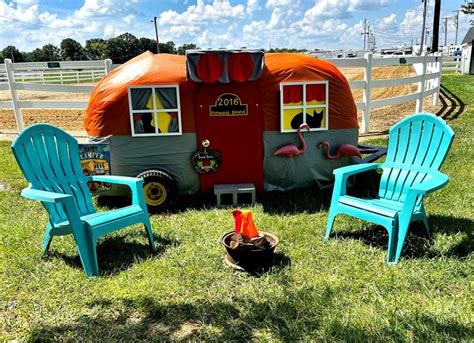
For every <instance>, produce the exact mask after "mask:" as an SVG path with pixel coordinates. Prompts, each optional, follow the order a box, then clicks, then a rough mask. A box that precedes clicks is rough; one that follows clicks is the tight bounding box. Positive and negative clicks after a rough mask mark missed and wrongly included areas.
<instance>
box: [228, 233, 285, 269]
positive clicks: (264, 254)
mask: <svg viewBox="0 0 474 343" xmlns="http://www.w3.org/2000/svg"><path fill="white" fill-rule="evenodd" d="M260 233H261V234H262V235H264V236H265V238H266V239H267V240H268V242H269V243H270V246H269V247H268V246H267V247H250V248H249V247H242V248H241V247H237V248H236V249H232V248H231V247H230V242H231V240H232V236H233V235H234V231H231V232H228V233H226V234H225V235H224V236H223V237H222V244H223V245H224V246H225V248H226V250H227V254H228V256H227V257H226V264H228V265H230V266H232V267H234V268H236V269H238V270H242V269H243V270H244V271H266V270H268V269H269V268H270V267H271V266H272V265H273V262H274V259H273V257H274V251H275V247H276V246H277V245H278V243H279V242H280V240H279V239H278V237H277V236H275V235H274V234H271V233H268V232H264V231H260Z"/></svg>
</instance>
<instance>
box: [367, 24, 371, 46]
mask: <svg viewBox="0 0 474 343" xmlns="http://www.w3.org/2000/svg"><path fill="white" fill-rule="evenodd" d="M367 49H368V50H370V25H367Z"/></svg>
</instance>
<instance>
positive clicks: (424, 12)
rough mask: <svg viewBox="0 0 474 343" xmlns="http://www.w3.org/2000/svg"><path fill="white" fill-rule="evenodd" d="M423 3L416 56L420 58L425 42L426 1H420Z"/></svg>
mask: <svg viewBox="0 0 474 343" xmlns="http://www.w3.org/2000/svg"><path fill="white" fill-rule="evenodd" d="M421 2H423V3H424V6H423V28H422V29H421V44H420V51H418V56H421V52H422V50H423V45H424V42H425V25H426V5H427V3H428V0H421Z"/></svg>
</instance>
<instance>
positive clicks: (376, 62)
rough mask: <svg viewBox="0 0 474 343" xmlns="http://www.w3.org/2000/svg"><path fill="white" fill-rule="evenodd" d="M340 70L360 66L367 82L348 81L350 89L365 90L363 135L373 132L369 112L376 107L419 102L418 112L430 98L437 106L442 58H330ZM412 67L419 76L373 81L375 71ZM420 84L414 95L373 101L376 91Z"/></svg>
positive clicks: (426, 56)
mask: <svg viewBox="0 0 474 343" xmlns="http://www.w3.org/2000/svg"><path fill="white" fill-rule="evenodd" d="M329 61H331V62H332V63H333V64H335V65H336V66H337V67H341V68H342V67H344V68H347V67H351V68H354V67H359V68H364V80H357V81H349V86H350V87H351V89H362V91H363V95H362V101H361V102H356V106H357V109H358V110H359V111H362V112H363V115H362V125H361V132H362V133H368V132H370V111H371V110H374V109H376V108H380V107H385V106H392V105H397V104H402V103H405V102H409V101H412V100H416V108H415V109H414V110H415V112H422V111H423V99H424V98H425V97H428V96H432V97H433V105H436V104H437V103H438V99H439V89H440V84H441V66H442V63H443V56H441V55H438V54H435V55H430V56H428V55H426V54H423V55H422V56H397V57H380V58H379V57H377V58H374V57H373V56H372V54H371V53H367V54H365V55H364V57H363V58H337V59H330V60H329ZM404 65H413V67H414V69H415V71H416V73H417V75H415V76H409V77H404V78H397V79H380V80H378V79H377V80H376V79H373V78H372V69H373V68H375V67H388V66H404ZM411 83H417V85H418V88H417V91H416V92H414V93H411V94H406V95H401V96H396V97H391V98H385V99H379V100H371V91H372V89H373V88H380V87H393V86H402V85H407V84H411Z"/></svg>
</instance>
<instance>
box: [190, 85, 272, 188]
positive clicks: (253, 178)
mask: <svg viewBox="0 0 474 343" xmlns="http://www.w3.org/2000/svg"><path fill="white" fill-rule="evenodd" d="M259 99H260V96H259V91H258V89H257V88H256V87H255V85H254V84H253V83H252V82H242V83H230V84H222V83H213V84H202V85H201V88H200V89H199V90H198V92H197V94H196V98H195V107H196V108H195V114H196V130H197V138H198V146H199V147H201V142H202V141H203V140H208V141H209V142H210V146H209V148H208V149H211V150H216V151H218V152H219V153H220V155H221V158H222V161H221V164H220V166H219V169H218V170H217V171H216V172H214V173H209V174H203V175H201V176H200V187H201V192H203V193H206V192H210V191H211V190H212V187H213V186H214V185H216V184H229V183H253V184H254V185H255V187H256V188H257V190H258V191H263V116H262V114H261V112H260V111H259V107H258V100H259Z"/></svg>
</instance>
